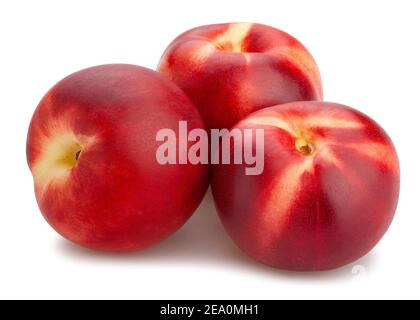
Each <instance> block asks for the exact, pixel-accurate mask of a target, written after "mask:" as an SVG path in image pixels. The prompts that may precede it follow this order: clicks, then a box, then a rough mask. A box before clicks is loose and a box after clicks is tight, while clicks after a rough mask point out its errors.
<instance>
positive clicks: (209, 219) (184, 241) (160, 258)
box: [57, 189, 375, 281]
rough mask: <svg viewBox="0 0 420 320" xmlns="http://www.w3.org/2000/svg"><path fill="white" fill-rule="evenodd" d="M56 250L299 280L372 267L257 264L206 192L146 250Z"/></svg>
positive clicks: (366, 261) (371, 259) (364, 261)
mask: <svg viewBox="0 0 420 320" xmlns="http://www.w3.org/2000/svg"><path fill="white" fill-rule="evenodd" d="M57 250H58V251H59V252H60V253H62V254H65V255H66V256H68V257H71V258H75V259H83V260H84V261H98V262H101V263H104V262H113V263H135V264H145V263H153V264H155V263H165V264H166V263H169V264H176V263H179V264H190V265H192V264H195V265H206V266H210V265H213V266H215V265H216V266H222V267H225V268H235V269H237V270H244V271H245V270H248V271H254V272H258V273H260V274H261V273H262V274H265V275H267V276H272V277H277V278H279V277H281V278H284V277H285V278H292V279H294V280H303V281H308V280H313V281H323V280H326V279H328V280H333V279H336V280H339V279H345V278H349V279H351V278H352V277H353V276H354V273H355V272H357V270H355V269H353V267H354V266H362V267H363V268H365V269H366V270H373V269H374V267H375V254H374V253H370V254H368V255H367V256H365V257H363V258H361V259H360V260H358V261H356V262H354V263H352V264H350V265H347V266H344V267H342V268H339V269H335V270H331V271H322V272H292V271H284V270H278V269H274V268H271V267H268V266H265V265H263V264H260V263H258V262H256V261H254V260H253V259H251V258H249V257H248V256H246V255H245V254H244V253H242V252H241V251H240V250H239V249H238V248H237V247H236V246H235V245H234V244H233V242H232V241H231V240H230V238H229V237H228V236H227V234H226V232H225V231H224V230H223V226H222V224H221V222H220V221H219V219H218V217H217V214H216V210H215V208H214V204H213V199H212V195H211V192H210V189H209V190H208V192H207V194H206V196H205V198H204V199H203V201H202V203H201V205H200V207H199V208H198V209H197V211H196V212H195V213H194V215H193V216H192V217H191V219H190V220H189V221H188V222H187V223H186V224H185V225H184V226H183V227H182V228H181V229H180V230H178V231H177V232H176V233H175V234H174V235H172V236H171V237H169V238H168V239H166V240H164V241H162V242H161V243H159V244H157V245H155V246H153V247H151V248H149V249H146V250H143V251H141V252H134V253H128V254H110V253H104V252H97V251H91V250H89V249H85V248H82V247H79V246H76V245H74V244H72V243H71V242H68V241H66V240H64V239H61V238H59V240H58V241H57Z"/></svg>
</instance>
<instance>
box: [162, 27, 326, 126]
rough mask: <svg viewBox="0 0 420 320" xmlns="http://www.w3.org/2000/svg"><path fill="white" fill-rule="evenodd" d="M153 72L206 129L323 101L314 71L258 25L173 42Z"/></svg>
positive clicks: (205, 30) (306, 56)
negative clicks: (177, 90)
mask: <svg viewBox="0 0 420 320" xmlns="http://www.w3.org/2000/svg"><path fill="white" fill-rule="evenodd" d="M158 71H160V72H161V73H163V74H164V75H166V76H167V77H168V78H169V79H171V80H173V81H174V82H175V83H177V84H178V85H179V86H180V87H181V88H182V89H183V90H184V91H185V92H186V93H187V95H188V96H189V97H190V98H191V99H192V100H193V102H194V104H195V105H196V106H197V108H198V109H199V111H200V113H201V115H202V116H203V119H204V122H205V124H206V126H207V129H211V128H230V127H232V126H233V125H234V124H236V123H237V122H238V121H239V120H241V119H243V118H244V117H245V116H247V115H248V114H249V113H251V112H253V111H256V110H259V109H261V108H264V107H270V106H273V105H276V104H281V103H286V102H291V101H300V100H322V85H321V78H320V75H319V71H318V67H317V65H316V63H315V61H314V59H313V58H312V56H311V54H310V53H309V52H308V50H306V48H305V47H304V46H303V45H302V44H301V43H300V42H299V41H298V40H296V39H295V38H293V37H292V36H290V35H289V34H287V33H285V32H283V31H281V30H278V29H275V28H273V27H270V26H266V25H262V24H257V23H225V24H215V25H207V26H201V27H198V28H195V29H192V30H189V31H187V32H185V33H183V34H181V35H180V36H179V37H177V38H176V39H175V40H174V41H173V42H172V43H171V44H170V45H169V47H168V48H167V49H166V51H165V53H164V54H163V56H162V58H161V60H160V63H159V66H158Z"/></svg>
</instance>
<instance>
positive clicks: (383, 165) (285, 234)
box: [212, 102, 400, 271]
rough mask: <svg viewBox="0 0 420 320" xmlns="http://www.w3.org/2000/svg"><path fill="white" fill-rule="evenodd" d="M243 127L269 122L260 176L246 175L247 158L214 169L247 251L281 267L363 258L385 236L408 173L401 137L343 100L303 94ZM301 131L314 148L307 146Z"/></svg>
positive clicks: (226, 214) (228, 222)
mask: <svg viewBox="0 0 420 320" xmlns="http://www.w3.org/2000/svg"><path fill="white" fill-rule="evenodd" d="M234 128H239V129H245V128H251V129H256V128H262V129H264V130H265V149H264V150H265V151H264V155H265V167H264V171H263V173H262V174H261V175H257V176H246V175H245V174H244V172H245V167H246V165H245V164H244V165H215V166H214V168H213V169H212V192H213V195H214V199H215V201H216V207H217V210H218V213H219V216H220V218H221V220H222V222H223V224H224V226H225V228H226V230H227V232H228V233H229V234H230V236H231V237H232V239H233V240H234V241H235V243H236V244H237V245H238V246H239V247H240V248H241V249H242V250H243V251H245V252H246V253H247V254H248V255H250V256H251V257H253V258H255V259H257V260H259V261H260V262H263V263H265V264H267V265H270V266H273V267H276V268H281V269H288V270H296V271H314V270H326V269H333V268H337V267H340V266H343V265H345V264H348V263H350V262H352V261H354V260H356V259H358V258H360V257H362V256H363V255H365V254H366V253H367V252H369V251H370V250H371V249H372V248H373V247H374V246H375V245H376V243H377V242H378V241H379V240H380V239H381V238H382V236H383V235H384V233H385V232H386V230H387V229H388V227H389V225H390V223H391V221H392V219H393V216H394V213H395V210H396V206H397V201H398V194H399V176H400V175H399V164H398V158H397V154H396V151H395V149H394V146H393V144H392V142H391V140H390V138H389V137H388V135H387V134H386V133H385V131H384V130H383V129H382V128H381V127H380V126H379V125H378V124H377V123H375V122H374V121H373V120H372V119H370V118H368V117H367V116H366V115H364V114H362V113H360V112H358V111H356V110H354V109H351V108H349V107H346V106H342V105H338V104H333V103H323V102H295V103H288V104H285V105H281V106H275V107H271V108H266V109H264V110H260V111H257V112H256V113H253V114H252V115H250V116H249V117H247V118H246V119H244V120H243V121H241V122H240V123H239V124H237V126H235V127H234ZM301 139H303V141H307V142H308V143H310V144H311V146H312V147H313V149H312V150H313V151H312V153H311V154H305V153H302V152H300V151H299V150H298V148H297V147H296V141H301ZM255 147H256V146H255V145H254V148H255ZM231 151H232V150H231Z"/></svg>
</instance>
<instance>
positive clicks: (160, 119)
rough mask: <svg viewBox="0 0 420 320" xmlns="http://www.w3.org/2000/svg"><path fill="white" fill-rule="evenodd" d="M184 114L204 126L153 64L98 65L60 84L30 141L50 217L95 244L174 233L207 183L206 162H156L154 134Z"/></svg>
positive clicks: (140, 242) (119, 244) (141, 243)
mask: <svg viewBox="0 0 420 320" xmlns="http://www.w3.org/2000/svg"><path fill="white" fill-rule="evenodd" d="M181 120H182V121H187V122H188V125H189V128H188V129H189V130H193V129H194V128H203V129H204V124H203V122H202V120H201V117H200V115H199V113H198V111H197V110H196V108H195V107H194V106H193V104H192V103H191V101H190V99H189V98H188V97H187V96H186V95H185V94H184V93H183V92H182V91H181V89H179V88H178V87H177V86H176V85H175V84H173V83H172V82H170V81H169V80H167V79H165V78H164V77H163V76H162V75H160V74H159V73H157V72H155V71H152V70H149V69H145V68H142V67H138V66H133V65H103V66H97V67H93V68H89V69H85V70H82V71H79V72H76V73H74V74H72V75H70V76H68V77H67V78H65V79H63V80H62V81H60V82H59V83H58V84H56V85H55V86H54V87H53V88H52V89H51V90H50V91H49V92H48V93H47V94H46V95H45V97H44V98H43V99H42V101H41V102H40V104H39V106H38V108H37V109H36V111H35V114H34V115H33V118H32V121H31V124H30V128H29V133H28V140H27V159H28V164H29V167H30V169H31V171H32V174H33V178H34V183H35V192H36V198H37V201H38V204H39V207H40V209H41V212H42V213H43V215H44V217H45V218H46V220H47V221H48V222H49V223H50V225H51V226H52V227H53V228H54V229H55V230H56V231H57V232H58V233H60V234H61V235H62V236H64V237H66V238H67V239H69V240H71V241H73V242H75V243H77V244H80V245H82V246H85V247H89V248H93V249H99V250H110V251H128V250H135V249H141V248H144V247H147V246H149V245H151V244H153V243H156V242H158V241H160V240H162V239H164V238H165V237H167V236H168V235H170V234H171V233H172V232H174V231H175V230H176V229H178V228H179V227H180V226H181V225H182V224H183V223H184V222H185V221H186V220H187V219H188V218H189V217H190V215H191V214H192V212H193V210H194V209H195V208H196V207H197V205H198V204H199V202H200V201H201V199H202V197H203V195H204V192H205V191H206V189H207V185H208V168H207V166H205V165H202V164H197V165H192V164H190V163H186V164H183V165H167V166H162V165H160V164H159V163H158V162H157V161H156V150H157V149H158V147H159V145H160V142H158V141H156V133H157V132H158V130H160V129H161V128H168V129H173V130H176V129H177V128H178V125H179V121H181ZM186 143H189V144H191V143H192V142H186Z"/></svg>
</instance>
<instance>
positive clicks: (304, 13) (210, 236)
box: [0, 0, 420, 299]
mask: <svg viewBox="0 0 420 320" xmlns="http://www.w3.org/2000/svg"><path fill="white" fill-rule="evenodd" d="M419 13H420V7H419V2H418V1H415V0H413V1H365V0H364V1H356V0H352V1H346V2H344V1H296V0H292V1H279V0H272V1H263V0H258V1H255V0H253V1H245V0H240V1H227V0H222V1H218V0H212V1H192V0H189V1H181V0H177V1H159V0H153V1H121V0H119V1H105V0H97V1H76V0H72V1H56V0H53V1H42V0H38V1H16V0H14V1H1V2H0V150H1V151H0V152H1V154H0V164H1V165H0V298H140V299H156V298H161V299H165V298H179V299H183V298H190V299H191V298H197V299H199V298H219V299H224V298H229V299H235V298H236V299H245V298H249V299H259V298H261V299H281V298H420V292H419V289H418V287H419V286H420V250H419V248H418V247H419V244H420V232H419V227H420V201H419V199H420V187H419V182H420V171H419V164H420V157H419V156H420V134H419V131H417V129H419V128H420V120H419V117H420V100H419V91H420V87H419V84H420V80H419V79H420V77H419V74H420V64H419V57H420V19H419ZM230 21H254V22H261V23H265V24H269V25H272V26H275V27H278V28H280V29H283V30H284V31H287V32H289V33H291V34H292V35H294V36H295V37H297V38H298V39H299V40H300V41H302V42H303V43H304V45H305V46H306V47H307V48H308V49H309V50H310V51H311V52H312V54H313V55H314V57H315V59H316V60H317V62H318V65H319V68H320V70H321V73H322V77H323V84H324V88H325V98H326V100H328V101H334V102H340V103H344V104H347V105H350V106H353V107H357V108H359V109H361V110H363V111H364V112H365V113H367V114H368V115H370V116H371V117H373V118H374V119H376V120H377V121H378V122H379V123H380V124H381V125H382V126H383V127H384V128H385V129H386V130H387V131H388V133H389V135H390V136H391V137H392V138H393V140H394V142H395V144H396V146H397V149H398V152H399V156H400V161H401V169H402V186H401V197H400V203H399V207H398V210H397V214H396V217H395V220H394V222H393V224H392V226H391V228H390V230H389V231H388V233H387V234H386V236H385V237H384V238H383V240H382V241H381V242H380V244H379V245H378V246H377V247H376V248H375V249H374V250H373V251H372V252H371V253H370V254H369V255H368V256H366V257H364V258H362V259H361V260H360V261H357V262H355V263H353V264H351V265H348V266H346V267H343V268H341V269H339V270H335V271H330V272H322V273H309V274H300V273H290V272H283V271H278V270H274V269H270V268H268V267H265V266H263V265H260V264H258V263H256V262H254V261H252V260H251V259H249V258H247V257H246V256H244V255H243V254H242V253H241V252H239V250H238V249H236V248H235V247H234V246H233V244H232V243H231V241H230V240H229V238H228V237H227V236H226V235H225V233H224V231H223V230H222V228H221V225H220V223H219V222H218V220H217V218H216V215H215V212H214V208H213V207H212V199H211V196H209V195H207V197H206V199H205V201H204V202H203V205H202V206H201V208H200V209H199V210H198V211H197V212H196V214H195V215H194V216H193V218H192V219H191V220H190V221H189V222H188V223H187V224H186V225H185V226H184V227H183V228H182V229H181V230H180V231H178V232H177V233H176V234H175V235H173V236H172V237H170V238H169V239H167V240H166V241H164V242H162V243H161V244H159V245H157V246H155V247H153V248H151V249H148V250H146V251H144V252H139V253H135V254H129V255H107V254H103V253H93V252H91V251H88V250H85V249H81V248H79V247H76V246H75V245H72V244H70V243H68V242H66V241H65V240H63V239H61V238H60V237H59V236H58V235H57V234H56V233H55V232H54V231H53V230H52V229H51V228H50V227H49V226H48V225H47V223H46V222H45V221H44V219H43V218H42V216H41V214H40V212H39V210H38V207H37V205H36V202H35V197H34V193H33V187H32V178H31V175H30V172H29V170H28V168H27V165H26V157H25V139H26V132H27V127H28V124H29V121H30V117H31V115H32V112H33V111H34V109H35V107H36V105H37V103H38V102H39V100H40V99H41V97H42V96H43V95H44V93H45V92H46V91H47V90H48V89H49V88H50V87H51V86H52V85H53V84H54V83H55V82H57V81H58V80H60V79H61V78H63V77H64V76H66V75H68V74H70V73H72V72H74V71H77V70H79V69H82V68H85V67H89V66H92V65H97V64H103V63H114V62H123V63H133V64H139V65H143V66H146V67H149V68H154V67H155V66H156V64H157V62H158V60H159V57H160V55H161V53H162V52H163V50H164V49H165V47H166V46H167V45H168V44H169V42H170V41H171V40H172V39H173V38H174V37H175V36H177V35H178V34H179V33H181V32H183V31H185V30H187V29H189V28H191V27H195V26H199V25H203V24H209V23H218V22H230Z"/></svg>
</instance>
